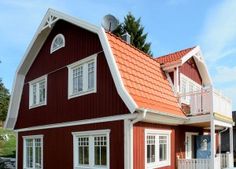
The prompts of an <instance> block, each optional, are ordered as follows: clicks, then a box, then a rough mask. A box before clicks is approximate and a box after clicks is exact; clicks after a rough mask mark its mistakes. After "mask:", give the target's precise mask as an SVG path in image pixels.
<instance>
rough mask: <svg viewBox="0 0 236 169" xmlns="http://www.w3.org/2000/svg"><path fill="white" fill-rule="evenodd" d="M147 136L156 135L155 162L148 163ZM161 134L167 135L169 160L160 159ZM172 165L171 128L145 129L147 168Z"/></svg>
mask: <svg viewBox="0 0 236 169" xmlns="http://www.w3.org/2000/svg"><path fill="white" fill-rule="evenodd" d="M147 136H155V162H152V163H147ZM159 136H167V155H166V156H167V160H165V161H160V159H159ZM170 165H171V130H159V129H145V168H146V169H151V168H159V167H165V166H170Z"/></svg>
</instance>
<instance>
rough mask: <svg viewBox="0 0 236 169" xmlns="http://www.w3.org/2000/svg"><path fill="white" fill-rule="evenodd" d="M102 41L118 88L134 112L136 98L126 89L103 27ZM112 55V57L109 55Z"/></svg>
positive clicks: (101, 32)
mask: <svg viewBox="0 0 236 169" xmlns="http://www.w3.org/2000/svg"><path fill="white" fill-rule="evenodd" d="M98 35H99V38H100V41H101V43H102V47H103V49H104V53H105V57H106V59H107V62H108V66H109V68H110V70H111V74H112V77H113V80H114V82H115V86H116V89H117V91H118V93H119V95H120V97H121V98H122V100H123V101H124V102H125V104H126V106H127V107H128V109H129V111H130V112H131V113H133V112H134V111H135V110H136V108H137V107H138V106H137V104H136V103H135V101H134V99H133V98H132V97H131V96H130V94H129V93H128V91H127V90H126V88H125V86H124V83H123V81H122V78H121V75H120V72H119V70H118V67H117V64H116V61H115V57H114V55H113V53H112V50H111V47H110V44H109V42H108V39H107V36H106V33H105V30H104V29H103V28H101V29H100V32H99V33H98ZM109 56H110V57H109Z"/></svg>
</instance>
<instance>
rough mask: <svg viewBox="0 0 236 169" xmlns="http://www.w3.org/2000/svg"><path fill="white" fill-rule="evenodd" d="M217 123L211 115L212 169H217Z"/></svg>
mask: <svg viewBox="0 0 236 169" xmlns="http://www.w3.org/2000/svg"><path fill="white" fill-rule="evenodd" d="M215 148H216V147H215V122H214V118H213V113H212V114H211V169H215V152H216V150H215Z"/></svg>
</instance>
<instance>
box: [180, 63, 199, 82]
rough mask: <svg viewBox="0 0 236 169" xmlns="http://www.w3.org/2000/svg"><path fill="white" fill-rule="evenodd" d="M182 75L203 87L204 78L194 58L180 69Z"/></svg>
mask: <svg viewBox="0 0 236 169" xmlns="http://www.w3.org/2000/svg"><path fill="white" fill-rule="evenodd" d="M180 73H183V74H184V75H185V76H187V77H189V78H190V79H192V80H193V81H195V82H197V83H198V84H200V85H202V78H201V75H200V73H199V71H198V68H197V65H196V63H195V61H194V59H193V58H190V59H189V60H188V61H187V62H185V63H184V64H183V65H182V66H181V67H180Z"/></svg>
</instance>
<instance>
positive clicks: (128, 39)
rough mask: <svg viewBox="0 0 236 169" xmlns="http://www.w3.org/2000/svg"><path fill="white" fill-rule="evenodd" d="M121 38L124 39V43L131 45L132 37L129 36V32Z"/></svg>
mask: <svg viewBox="0 0 236 169" xmlns="http://www.w3.org/2000/svg"><path fill="white" fill-rule="evenodd" d="M121 37H122V39H123V40H124V41H126V42H127V43H128V44H130V38H131V36H130V34H129V33H128V32H126V33H124V34H123V35H121Z"/></svg>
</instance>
